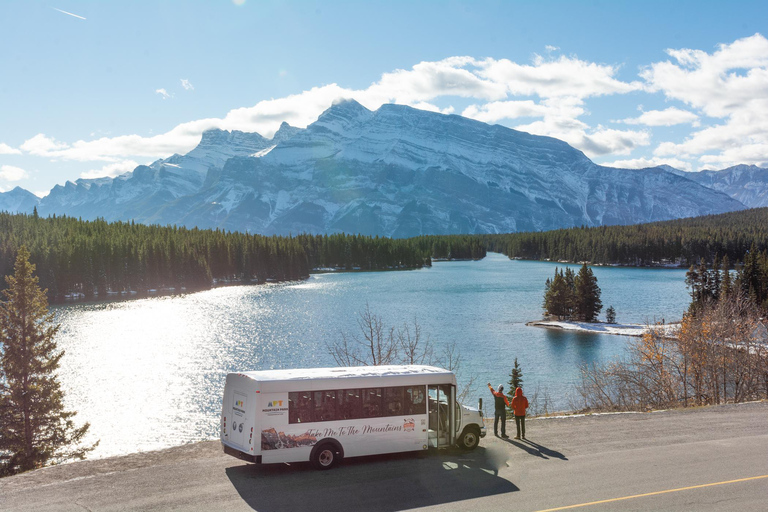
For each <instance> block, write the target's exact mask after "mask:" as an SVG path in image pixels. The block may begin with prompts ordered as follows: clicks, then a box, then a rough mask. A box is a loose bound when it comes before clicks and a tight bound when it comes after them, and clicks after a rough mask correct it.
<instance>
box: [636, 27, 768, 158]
mask: <svg viewBox="0 0 768 512" xmlns="http://www.w3.org/2000/svg"><path fill="white" fill-rule="evenodd" d="M667 54H669V55H670V57H672V58H673V59H674V61H675V62H672V61H669V60H667V61H664V62H657V63H654V64H652V65H651V66H649V67H647V68H646V69H645V70H643V72H642V73H641V76H642V77H643V78H644V79H645V80H646V82H647V89H648V90H649V91H658V92H662V93H663V94H664V95H665V96H666V97H667V98H670V99H675V100H679V101H682V102H684V103H686V104H688V105H691V106H692V107H695V108H698V109H701V110H702V111H703V112H704V113H705V114H706V115H708V116H710V117H716V118H721V119H723V122H722V123H720V124H717V125H711V126H705V127H703V128H702V129H700V130H698V131H694V132H692V133H691V134H690V135H689V136H688V137H687V138H686V139H685V140H684V141H683V142H680V143H677V142H669V141H668V142H664V143H662V144H659V146H658V147H657V148H656V150H655V151H654V155H656V156H661V157H664V156H674V157H679V158H684V159H698V162H699V163H700V164H703V165H707V166H720V167H728V166H731V165H736V164H739V163H748V164H758V165H759V164H763V163H765V162H766V161H767V160H768V39H766V38H765V37H763V36H762V35H760V34H755V35H754V36H750V37H745V38H743V39H738V40H736V41H734V42H733V43H731V44H721V45H719V46H718V49H717V50H716V51H715V52H713V53H711V54H710V53H707V52H704V51H701V50H691V49H680V50H672V49H670V50H667Z"/></svg>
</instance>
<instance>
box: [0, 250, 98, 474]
mask: <svg viewBox="0 0 768 512" xmlns="http://www.w3.org/2000/svg"><path fill="white" fill-rule="evenodd" d="M14 270H15V272H14V275H12V276H6V278H5V280H6V283H7V284H8V288H7V289H6V290H4V291H3V295H4V296H5V299H6V300H5V301H3V302H2V303H0V343H1V344H2V352H0V454H2V455H3V456H4V458H5V460H6V462H5V463H4V464H0V474H2V475H8V474H14V473H20V472H22V471H28V470H30V469H34V468H38V467H42V466H45V465H48V464H51V463H55V462H59V461H64V460H68V459H83V458H84V457H85V454H86V453H87V452H88V451H90V450H92V449H93V448H94V447H95V446H96V445H93V446H90V447H83V446H82V445H81V444H80V443H81V441H82V439H83V436H84V435H85V433H86V432H87V431H88V427H89V424H88V423H86V424H85V425H83V426H81V427H75V425H74V422H73V421H72V417H73V416H75V414H76V413H74V412H69V411H65V410H64V405H63V403H62V400H63V397H64V393H63V392H62V390H61V386H60V384H59V381H58V379H57V378H56V375H55V372H56V369H57V368H58V367H59V361H60V360H61V358H62V356H63V355H64V352H63V351H61V352H58V351H57V350H56V342H55V341H54V336H55V335H56V332H57V331H58V330H59V326H58V325H53V324H52V320H53V314H52V313H49V312H48V301H47V300H46V298H45V292H44V291H42V290H41V289H40V287H39V286H38V284H37V282H38V280H37V277H36V276H34V275H33V272H34V270H35V266H34V265H32V264H31V263H30V262H29V251H27V249H26V248H25V247H24V246H22V247H21V248H20V249H19V253H18V256H17V258H16V264H15V265H14Z"/></svg>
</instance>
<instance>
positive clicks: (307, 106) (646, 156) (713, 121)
mask: <svg viewBox="0 0 768 512" xmlns="http://www.w3.org/2000/svg"><path fill="white" fill-rule="evenodd" d="M62 11H64V12H62ZM68 13H69V14H68ZM83 18H84V19H83ZM766 20H768V2H739V1H732V2H727V3H726V2H704V1H695V2H687V1H674V2H669V1H667V2H656V1H642V2H640V1H638V2H629V1H623V2H618V1H600V2H598V1H592V2H589V1H584V2H577V1H569V2H565V1H563V2H553V1H537V2H533V1H530V2H515V1H500V2H426V1H425V2H398V1H388V2H367V1H366V2H359V1H358V2H331V1H324V2H270V1H258V2H257V1H254V0H237V1H231V0H220V1H206V2H203V1H198V2H157V1H153V2H142V1H131V2H128V1H120V2H118V1H109V2H106V1H101V2H86V1H71V0H62V1H53V2H37V1H23V2H22V1H6V2H3V3H2V4H0V116H1V118H2V122H1V123H0V190H9V189H11V188H13V187H14V186H17V185H18V186H22V187H24V188H26V189H28V190H31V191H33V192H36V193H38V194H44V193H46V192H47V191H48V190H49V189H50V188H51V187H52V186H53V185H55V184H63V183H64V182H65V181H67V180H75V179H78V178H81V177H87V178H91V177H98V176H107V175H109V176H114V175H117V174H119V173H122V172H126V171H129V170H131V169H132V168H133V167H134V166H135V165H137V164H140V163H148V162H151V161H154V160H156V159H157V158H162V157H166V156H169V155H170V154H172V153H174V152H180V153H184V152H186V151H189V150H190V149H191V148H192V147H194V146H195V144H196V143H197V141H198V140H199V138H200V133H201V132H202V131H203V130H204V129H207V128H211V127H220V128H224V129H240V130H245V131H258V132H260V133H262V134H263V135H267V136H269V135H271V134H272V132H273V131H274V130H275V129H276V128H277V126H279V124H280V122H281V121H283V120H285V121H288V122H289V123H291V124H293V125H296V126H306V124H308V123H310V122H312V121H313V120H314V119H316V118H317V115H318V114H319V113H320V112H322V110H324V109H325V108H327V107H328V106H330V104H331V103H332V102H333V101H334V100H335V99H337V98H340V97H353V98H355V99H357V100H358V101H360V102H361V103H363V104H364V105H366V106H367V107H369V108H371V109H375V108H377V107H378V106H380V105H381V104H382V103H386V102H395V103H403V104H409V105H413V106H416V107H418V108H425V109H430V110H437V111H441V112H444V113H454V114H461V115H465V116H468V117H473V118H475V119H479V120H481V121H485V122H490V123H499V124H503V125H505V126H509V127H511V128H517V129H521V130H524V131H529V132H532V133H537V134H542V135H551V136H555V137H558V138H562V139H563V140H566V141H567V142H569V143H570V144H571V145H573V146H575V147H577V148H579V149H581V150H582V151H584V152H585V153H586V154H587V155H588V156H590V157H591V158H593V159H594V160H595V161H596V162H598V163H603V164H609V165H616V166H623V167H644V166H648V165H656V164H661V163H669V164H670V165H673V166H675V167H678V168H682V169H686V170H697V169H704V168H714V169H719V168H724V167H727V166H729V165H733V164H736V163H748V164H758V165H762V164H765V163H768V26H766Z"/></svg>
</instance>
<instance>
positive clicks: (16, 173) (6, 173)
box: [0, 165, 29, 181]
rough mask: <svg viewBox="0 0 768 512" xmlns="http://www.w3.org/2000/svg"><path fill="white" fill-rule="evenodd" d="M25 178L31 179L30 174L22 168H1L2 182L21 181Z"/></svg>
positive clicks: (8, 166)
mask: <svg viewBox="0 0 768 512" xmlns="http://www.w3.org/2000/svg"><path fill="white" fill-rule="evenodd" d="M25 178H29V173H28V172H27V171H25V170H24V169H22V168H21V167H14V166H13V165H3V166H0V180H5V181H20V180H23V179H25Z"/></svg>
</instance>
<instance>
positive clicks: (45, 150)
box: [19, 133, 68, 156]
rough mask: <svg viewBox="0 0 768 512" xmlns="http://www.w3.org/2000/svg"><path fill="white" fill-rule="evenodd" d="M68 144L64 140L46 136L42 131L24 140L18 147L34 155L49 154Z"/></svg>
mask: <svg viewBox="0 0 768 512" xmlns="http://www.w3.org/2000/svg"><path fill="white" fill-rule="evenodd" d="M67 147H68V145H67V144H66V143H64V142H58V141H57V140H56V139H54V138H52V137H48V136H46V135H45V134H43V133H38V134H37V135H35V136H34V137H32V138H31V139H27V140H25V141H24V142H23V143H22V145H21V146H19V148H20V149H21V150H22V151H25V152H27V153H29V154H30V155H36V156H49V155H50V154H51V153H53V152H56V151H61V150H64V149H66V148H67Z"/></svg>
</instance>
